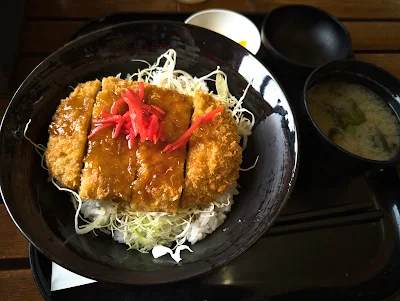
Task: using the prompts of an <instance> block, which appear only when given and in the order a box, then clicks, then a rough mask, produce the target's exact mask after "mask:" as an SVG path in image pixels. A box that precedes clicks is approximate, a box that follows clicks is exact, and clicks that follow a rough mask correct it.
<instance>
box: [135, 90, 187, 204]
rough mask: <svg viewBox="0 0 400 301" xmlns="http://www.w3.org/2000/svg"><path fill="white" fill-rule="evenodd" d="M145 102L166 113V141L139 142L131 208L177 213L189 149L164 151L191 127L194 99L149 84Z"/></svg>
mask: <svg viewBox="0 0 400 301" xmlns="http://www.w3.org/2000/svg"><path fill="white" fill-rule="evenodd" d="M144 99H145V102H146V103H147V104H150V105H155V106H157V107H159V108H160V109H161V110H163V111H164V112H165V113H166V114H165V126H164V134H165V137H166V141H165V142H161V141H158V142H157V144H154V143H153V142H152V141H144V142H139V145H138V150H137V164H138V169H137V175H136V180H135V184H134V187H133V195H132V202H131V207H132V209H133V210H135V211H147V212H160V211H161V212H176V210H177V209H178V208H179V207H180V197H181V193H182V189H183V184H184V165H185V159H186V148H185V147H181V148H179V149H177V150H176V151H173V152H171V153H162V150H163V149H164V147H165V146H166V145H167V144H168V143H172V142H174V141H176V140H177V139H178V138H179V137H181V136H182V135H183V134H184V133H185V132H186V130H187V129H188V127H189V122H190V116H191V111H192V108H191V106H192V104H191V98H190V97H188V96H185V95H182V94H180V93H178V92H175V91H172V90H167V89H162V88H158V87H156V86H147V87H146V88H145V96H144Z"/></svg>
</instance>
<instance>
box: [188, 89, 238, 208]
mask: <svg viewBox="0 0 400 301" xmlns="http://www.w3.org/2000/svg"><path fill="white" fill-rule="evenodd" d="M220 106H221V104H220V102H219V101H218V100H216V99H214V98H213V97H212V96H210V95H205V94H200V93H199V94H197V95H196V96H195V97H194V98H193V107H194V113H193V116H192V123H193V122H194V121H195V120H196V119H197V118H199V117H201V116H203V115H204V114H206V113H208V112H210V111H212V110H214V109H216V108H217V107H220ZM239 141H240V137H239V135H238V133H237V128H236V122H235V120H234V119H233V117H232V115H231V114H230V113H228V112H227V111H226V110H224V111H223V112H221V113H218V114H217V115H215V117H214V119H213V121H212V122H211V123H209V124H202V125H200V127H199V128H198V129H197V130H195V131H194V133H193V135H192V136H191V138H190V141H189V153H188V158H187V161H186V173H185V187H184V190H183V195H182V201H181V202H182V207H184V208H186V207H191V206H194V205H197V204H204V205H205V204H209V203H211V202H213V201H215V199H216V197H217V196H218V195H220V194H222V193H223V192H224V191H225V190H226V189H227V188H228V186H229V185H231V184H232V183H234V182H235V181H236V180H237V179H238V177H239V166H240V164H241V162H242V149H241V147H240V145H239Z"/></svg>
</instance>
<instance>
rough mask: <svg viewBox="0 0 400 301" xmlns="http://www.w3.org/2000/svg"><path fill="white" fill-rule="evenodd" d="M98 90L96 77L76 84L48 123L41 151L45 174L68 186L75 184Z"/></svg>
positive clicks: (98, 82)
mask: <svg viewBox="0 0 400 301" xmlns="http://www.w3.org/2000/svg"><path fill="white" fill-rule="evenodd" d="M99 89H100V81H99V80H95V81H90V82H86V83H83V84H79V85H78V86H77V87H76V88H75V90H74V91H73V92H72V93H71V94H70V96H69V97H67V98H65V99H63V100H61V104H60V105H59V106H58V108H57V111H56V113H55V114H54V116H53V121H52V123H51V124H50V126H49V134H50V137H49V142H48V144H47V150H46V153H45V157H46V163H47V166H48V168H49V174H50V175H51V176H52V177H54V178H56V179H57V180H58V181H59V182H60V183H61V184H62V185H64V186H66V187H68V188H71V189H77V188H78V187H79V183H80V178H81V169H82V160H83V156H84V154H85V151H86V142H87V135H88V130H89V127H90V118H91V116H92V109H93V103H94V101H95V98H96V95H97V93H98V92H99Z"/></svg>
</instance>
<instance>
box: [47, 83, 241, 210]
mask: <svg viewBox="0 0 400 301" xmlns="http://www.w3.org/2000/svg"><path fill="white" fill-rule="evenodd" d="M140 85H141V86H140ZM100 86H101V91H100V92H99V90H100ZM139 86H140V88H139ZM140 89H141V91H142V98H141V99H142V100H140V101H139V103H136V105H135V104H132V103H130V104H129V107H131V106H132V105H133V106H137V108H140V109H139V111H136V113H138V112H140V115H141V114H142V112H143V114H144V115H143V116H145V113H144V111H142V110H145V109H146V106H147V107H148V108H156V109H157V110H159V112H161V113H160V114H162V117H160V120H158V122H159V123H158V125H157V126H158V127H159V126H160V124H162V125H163V127H162V131H161V130H160V131H159V132H158V133H162V139H159V140H158V139H156V142H155V141H153V140H152V137H146V139H147V140H145V139H141V136H140V135H139V136H137V137H136V138H132V139H131V138H129V137H135V136H133V135H132V136H130V134H128V135H126V133H125V134H122V135H119V136H118V135H117V136H115V131H116V126H115V124H116V123H108V122H110V121H108V120H107V121H104V118H109V117H110V116H112V115H113V116H114V117H113V118H121V117H122V116H124V115H126V114H128V115H127V116H129V118H128V117H127V118H128V119H126V120H125V121H124V122H126V123H127V124H129V122H130V123H131V124H132V128H133V127H134V126H133V124H134V123H135V122H136V121H138V120H139V119H141V118H144V117H143V116H142V117H140V118H139V117H138V116H137V115H135V114H136V113H135V111H130V109H129V107H128V105H127V103H128V102H126V101H127V100H126V97H128V96H127V94H126V93H127V91H128V90H130V91H131V93H133V94H132V95H133V96H132V97H133V98H135V97H138V95H139V94H140ZM143 91H144V92H143ZM124 99H125V100H124ZM118 102H119V103H120V105H119V106H118V109H117V110H118V111H117V112H113V114H111V113H110V112H111V111H112V107H113V105H115V104H116V103H118ZM217 108H221V103H220V102H219V101H218V100H216V99H215V98H213V97H212V96H210V95H206V94H202V93H198V94H196V95H195V96H194V97H191V96H187V95H183V94H180V93H178V92H176V91H173V90H170V89H164V88H159V87H157V86H153V85H150V84H143V83H141V84H139V83H138V82H134V81H131V80H122V79H118V78H115V77H108V78H104V79H103V81H102V83H100V82H99V81H98V80H97V81H93V82H87V83H84V84H80V85H79V86H78V87H77V88H76V89H75V91H74V92H73V93H71V95H70V97H68V98H66V99H64V100H62V102H61V104H60V106H59V108H58V109H57V112H56V114H55V115H54V117H53V122H52V124H51V125H50V129H49V131H50V139H49V144H48V149H47V151H46V160H47V164H48V166H49V170H50V174H51V175H52V176H53V177H55V178H56V179H57V180H58V181H60V182H61V183H62V184H63V185H65V186H67V187H69V188H72V189H75V190H77V191H78V192H79V196H80V197H81V198H82V199H90V200H107V201H115V202H121V201H122V202H127V203H130V206H131V209H132V210H133V211H140V212H170V213H173V212H176V211H177V210H178V209H179V208H181V207H183V208H188V207H193V206H196V205H207V204H209V203H211V202H213V201H215V200H216V197H217V196H218V195H221V194H222V193H224V192H225V191H226V189H227V188H228V187H229V185H231V184H233V183H234V182H235V181H236V180H237V178H238V177H239V166H240V163H241V161H242V149H241V147H240V146H239V140H240V138H239V135H238V133H237V128H236V122H235V120H234V119H233V118H232V116H231V114H230V113H229V112H228V111H226V110H221V111H219V112H218V113H216V114H215V116H213V118H212V119H211V120H210V122H207V123H200V125H199V126H198V128H196V129H195V130H194V132H193V131H192V132H191V133H192V134H191V136H190V140H189V137H188V138H187V139H188V140H189V147H188V152H187V147H186V145H181V146H180V147H178V148H176V149H175V148H174V150H173V151H165V149H166V146H167V145H171V144H173V143H174V142H176V141H178V140H179V139H180V138H181V137H182V136H183V135H184V134H185V133H186V132H187V131H188V128H189V125H190V123H192V124H194V123H195V122H196V120H197V119H199V118H201V117H202V116H204V115H205V114H207V113H209V112H211V111H213V110H215V109H217ZM192 113H193V114H192ZM132 114H133V115H132ZM117 115H118V116H117ZM153 117H154V116H153ZM137 118H139V119H137ZM99 120H100V121H101V122H103V123H100V121H99ZM141 120H142V119H141ZM149 120H150V119H147V121H146V122H148V123H147V125H145V124H144V123H143V124H142V126H145V127H147V130H148V129H149V128H150V127H151V126H150V125H149V122H150V121H149ZM142 122H144V120H142ZM107 124H108V126H105V125H107ZM136 126H137V125H136ZM100 128H101V129H100ZM90 129H91V130H92V132H91V134H90V135H89V139H88V132H89V130H90ZM131 130H132V129H131ZM189 132H190V130H189ZM92 133H95V134H92ZM147 133H148V132H147ZM152 135H153V134H152ZM153 136H154V137H155V133H154V135H153ZM127 140H128V141H129V143H127ZM186 141H187V140H186ZM130 145H131V146H130ZM163 150H164V151H163ZM82 166H83V169H82Z"/></svg>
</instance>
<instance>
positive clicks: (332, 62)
mask: <svg viewBox="0 0 400 301" xmlns="http://www.w3.org/2000/svg"><path fill="white" fill-rule="evenodd" d="M338 63H339V64H356V66H357V65H359V66H361V65H364V66H368V67H371V68H373V69H375V70H377V71H380V72H382V73H384V74H385V76H388V77H389V78H391V79H392V80H395V81H396V82H397V83H398V85H399V87H400V80H399V79H397V78H396V77H395V76H394V75H393V74H391V73H390V72H388V71H386V70H384V69H383V68H381V67H379V66H376V65H374V64H371V63H368V62H364V61H360V60H351V59H348V60H335V61H331V62H328V63H326V64H323V65H321V66H320V67H318V68H316V69H315V70H314V71H313V72H311V73H310V75H309V76H308V77H307V80H306V82H305V84H304V88H303V104H304V107H305V109H306V112H307V118H308V120H309V121H311V123H312V125H313V127H314V129H316V130H317V131H318V133H319V135H320V136H322V137H323V139H324V141H325V142H328V143H329V145H331V146H333V147H334V148H335V149H337V151H339V152H341V153H344V154H345V155H347V156H350V157H351V158H353V159H356V160H359V161H361V162H364V163H369V164H377V165H378V164H380V165H393V164H396V163H399V162H400V158H397V157H395V158H393V159H391V160H373V159H368V158H364V157H361V156H358V155H356V154H354V153H352V152H349V151H348V150H346V149H344V148H342V147H340V146H339V145H337V144H336V143H334V142H333V141H332V140H331V139H329V138H328V137H327V135H325V133H324V132H322V130H321V129H320V127H319V126H318V125H317V123H316V122H315V121H314V119H313V118H312V114H311V112H310V110H309V107H308V104H307V92H308V91H309V90H310V89H311V88H312V87H314V86H315V84H314V85H313V86H310V82H311V81H312V78H313V77H314V75H315V74H316V73H317V72H319V71H320V70H321V69H322V68H325V67H327V66H329V65H333V64H338ZM336 73H343V72H342V71H340V70H338V71H336ZM346 73H351V74H354V75H355V76H359V73H357V71H353V72H349V71H346ZM329 74H332V73H327V74H326V77H327V79H329ZM323 81H324V80H322V81H321V82H323ZM374 81H375V80H374ZM375 82H376V83H377V84H378V85H380V86H382V87H383V88H384V89H386V90H388V89H387V88H386V87H385V86H384V85H382V84H380V83H379V82H377V81H375ZM309 86H310V87H309ZM365 88H366V89H368V87H365ZM388 91H389V92H390V90H388ZM391 94H392V95H394V94H393V93H391ZM382 100H383V99H382ZM383 101H384V102H385V103H387V101H385V100H383ZM392 111H393V109H392ZM396 117H397V119H398V121H399V125H400V116H398V115H397V114H396Z"/></svg>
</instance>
